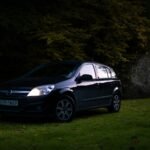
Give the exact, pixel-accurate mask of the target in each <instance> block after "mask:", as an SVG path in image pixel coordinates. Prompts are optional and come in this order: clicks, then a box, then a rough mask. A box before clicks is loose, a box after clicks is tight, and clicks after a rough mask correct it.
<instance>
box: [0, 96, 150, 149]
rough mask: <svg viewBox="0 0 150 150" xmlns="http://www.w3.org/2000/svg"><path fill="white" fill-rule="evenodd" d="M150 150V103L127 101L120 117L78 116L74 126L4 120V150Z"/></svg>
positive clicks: (0, 123) (0, 122)
mask: <svg viewBox="0 0 150 150" xmlns="http://www.w3.org/2000/svg"><path fill="white" fill-rule="evenodd" d="M41 149H43V150H55V149H56V150H118V149H119V150H150V99H143V100H132V101H129V100H127V101H123V102H122V109H121V111H120V112H119V113H113V114H111V113H108V112H107V111H106V110H104V109H102V110H101V109H100V110H94V111H87V112H86V113H85V112H84V113H81V114H78V116H77V117H76V118H75V119H74V120H73V121H72V122H70V123H55V122H53V121H51V122H46V121H44V120H43V121H40V120H32V119H25V120H24V119H16V118H14V119H2V118H1V119H0V150H41Z"/></svg>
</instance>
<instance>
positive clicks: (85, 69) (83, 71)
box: [80, 64, 96, 79]
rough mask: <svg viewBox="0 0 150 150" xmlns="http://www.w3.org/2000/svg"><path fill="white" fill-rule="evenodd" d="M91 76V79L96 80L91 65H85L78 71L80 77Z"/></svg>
mask: <svg viewBox="0 0 150 150" xmlns="http://www.w3.org/2000/svg"><path fill="white" fill-rule="evenodd" d="M85 74H86V75H91V76H92V78H93V79H95V78H96V75H95V71H94V68H93V65H90V64H88V65H85V66H83V67H82V68H81V70H80V76H82V75H85Z"/></svg>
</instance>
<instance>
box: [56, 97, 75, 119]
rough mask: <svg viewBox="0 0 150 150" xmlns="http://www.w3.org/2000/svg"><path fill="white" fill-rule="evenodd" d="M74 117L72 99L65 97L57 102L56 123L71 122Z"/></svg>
mask: <svg viewBox="0 0 150 150" xmlns="http://www.w3.org/2000/svg"><path fill="white" fill-rule="evenodd" d="M73 115H74V105H73V102H72V99H71V98H70V97H68V96H65V97H63V98H61V99H60V100H58V101H57V103H56V107H55V118H56V120H57V121H61V122H67V121H70V120H72V118H73Z"/></svg>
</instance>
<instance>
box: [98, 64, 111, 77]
mask: <svg viewBox="0 0 150 150" xmlns="http://www.w3.org/2000/svg"><path fill="white" fill-rule="evenodd" d="M96 68H97V75H98V78H99V79H106V78H109V77H108V73H107V70H106V68H105V67H102V66H97V67H96Z"/></svg>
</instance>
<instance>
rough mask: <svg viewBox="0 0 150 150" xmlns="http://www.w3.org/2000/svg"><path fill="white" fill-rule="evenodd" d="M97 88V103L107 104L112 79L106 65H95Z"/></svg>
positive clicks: (110, 94) (110, 95)
mask: <svg viewBox="0 0 150 150" xmlns="http://www.w3.org/2000/svg"><path fill="white" fill-rule="evenodd" d="M96 72H97V76H98V89H99V105H108V104H109V103H110V101H111V97H112V93H113V84H112V83H113V81H112V79H111V76H110V74H109V72H108V69H107V67H106V66H102V65H96Z"/></svg>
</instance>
